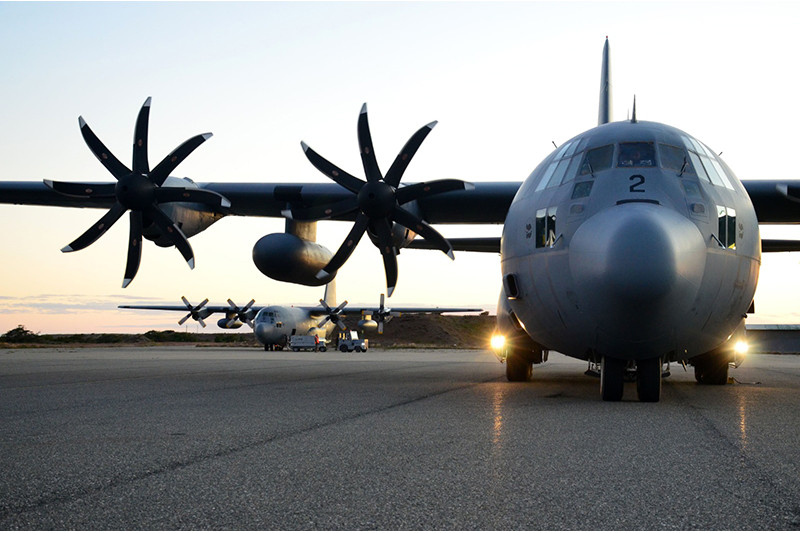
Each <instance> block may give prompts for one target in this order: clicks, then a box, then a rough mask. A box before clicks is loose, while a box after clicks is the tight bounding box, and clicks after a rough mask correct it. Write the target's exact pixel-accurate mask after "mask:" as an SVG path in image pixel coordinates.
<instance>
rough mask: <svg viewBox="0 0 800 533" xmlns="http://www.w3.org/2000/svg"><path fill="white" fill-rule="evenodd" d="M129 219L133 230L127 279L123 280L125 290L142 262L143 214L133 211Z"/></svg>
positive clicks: (126, 267)
mask: <svg viewBox="0 0 800 533" xmlns="http://www.w3.org/2000/svg"><path fill="white" fill-rule="evenodd" d="M129 219H130V226H131V228H130V237H129V238H128V262H127V264H126V265H125V279H123V280H122V288H123V289H124V288H125V287H127V286H128V285H130V283H131V281H133V278H134V277H135V276H136V273H137V272H138V271H139V263H140V262H141V261H142V213H141V212H139V211H131V212H130V213H129Z"/></svg>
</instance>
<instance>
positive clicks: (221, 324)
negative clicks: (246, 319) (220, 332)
mask: <svg viewBox="0 0 800 533" xmlns="http://www.w3.org/2000/svg"><path fill="white" fill-rule="evenodd" d="M229 322H230V325H229V324H228V323H229ZM217 326H219V327H220V328H222V329H239V328H240V327H242V323H241V322H239V321H238V320H234V321H233V322H231V320H230V319H229V318H220V319H219V320H217Z"/></svg>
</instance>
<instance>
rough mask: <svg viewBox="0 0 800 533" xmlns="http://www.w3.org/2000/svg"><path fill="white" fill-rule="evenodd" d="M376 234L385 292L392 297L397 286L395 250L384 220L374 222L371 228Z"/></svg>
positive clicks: (387, 222) (388, 228) (387, 223)
mask: <svg viewBox="0 0 800 533" xmlns="http://www.w3.org/2000/svg"><path fill="white" fill-rule="evenodd" d="M373 227H374V228H375V233H377V234H378V245H379V247H380V251H381V255H382V256H383V268H384V270H385V271H386V292H387V293H388V294H389V297H391V296H392V293H393V292H394V288H395V287H396V286H397V249H396V248H395V247H394V243H393V242H392V227H391V225H390V224H389V221H388V220H386V219H385V218H382V219H380V220H379V221H376V223H375V224H374V226H373Z"/></svg>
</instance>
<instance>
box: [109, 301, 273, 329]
mask: <svg viewBox="0 0 800 533" xmlns="http://www.w3.org/2000/svg"><path fill="white" fill-rule="evenodd" d="M183 302H184V305H119V306H117V307H118V308H119V309H137V310H145V311H179V312H182V313H187V314H186V316H184V317H183V318H181V319H180V320H179V321H178V325H183V323H184V322H186V321H187V320H188V319H190V318H191V319H193V320H196V321H198V322H199V323H200V325H201V326H203V327H206V324H205V322H204V320H205V319H206V318H208V317H210V316H211V315H213V314H214V313H222V314H223V315H225V317H226V318H227V319H228V321H229V322H228V324H227V325H226V326H225V327H227V328H231V329H233V328H238V327H239V326H241V325H242V323H247V324H248V325H250V327H253V325H252V324H253V318H255V316H256V313H258V312H259V311H260V310H261V308H262V307H263V306H254V305H253V303H254V302H255V300H251V301H250V302H249V303H248V304H247V305H245V306H244V307H239V306H237V305H236V304H235V303H233V302H232V301H231V300H228V305H227V306H225V305H206V304H207V303H208V299H206V300H203V301H202V302H200V304H198V305H192V304H191V303H189V301H188V300H186V298H183ZM237 321H238V325H237Z"/></svg>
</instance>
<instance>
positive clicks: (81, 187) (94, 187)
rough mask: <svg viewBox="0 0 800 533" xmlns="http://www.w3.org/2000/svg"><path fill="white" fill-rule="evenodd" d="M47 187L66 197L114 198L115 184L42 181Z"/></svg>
mask: <svg viewBox="0 0 800 533" xmlns="http://www.w3.org/2000/svg"><path fill="white" fill-rule="evenodd" d="M43 181H44V184H45V185H46V186H47V187H50V188H51V189H53V190H54V191H56V192H57V193H60V194H65V195H67V196H75V197H79V198H114V197H115V195H116V188H117V186H116V184H114V183H70V182H66V181H52V180H43Z"/></svg>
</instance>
